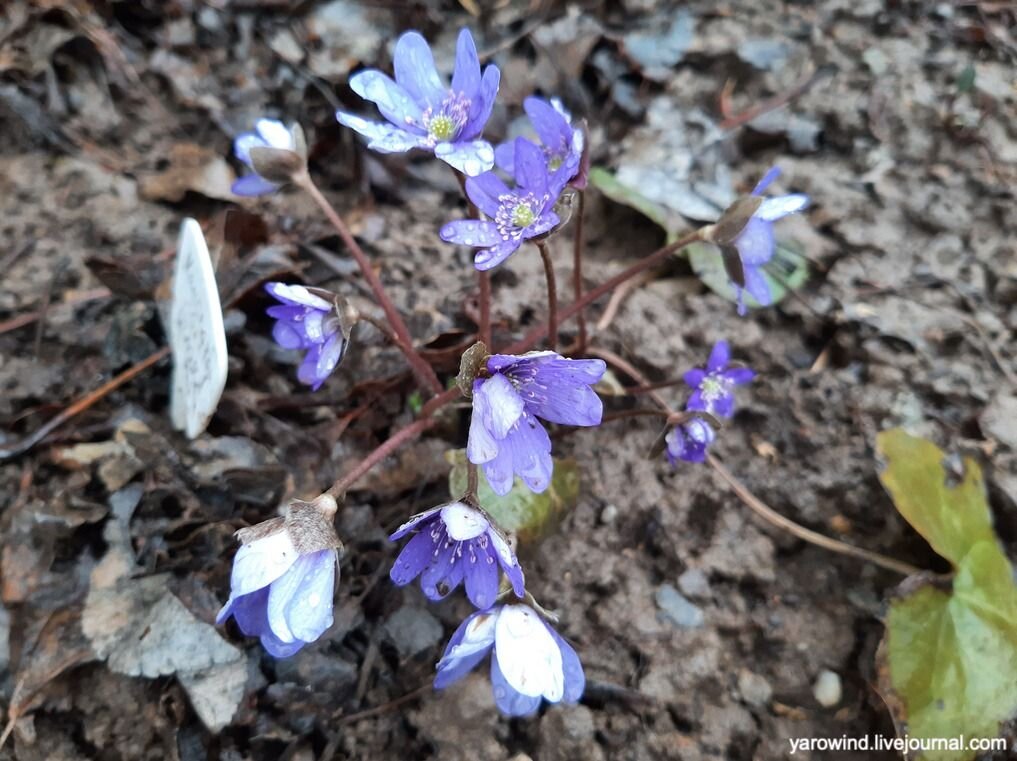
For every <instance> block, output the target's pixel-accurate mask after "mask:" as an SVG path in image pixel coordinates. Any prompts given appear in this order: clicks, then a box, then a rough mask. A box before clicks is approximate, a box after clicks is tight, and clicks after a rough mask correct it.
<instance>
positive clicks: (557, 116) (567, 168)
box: [494, 95, 586, 189]
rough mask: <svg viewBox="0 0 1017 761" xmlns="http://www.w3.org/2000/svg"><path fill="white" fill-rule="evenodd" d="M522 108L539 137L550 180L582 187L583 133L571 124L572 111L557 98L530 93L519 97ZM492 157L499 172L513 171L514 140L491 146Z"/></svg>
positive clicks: (584, 183)
mask: <svg viewBox="0 0 1017 761" xmlns="http://www.w3.org/2000/svg"><path fill="white" fill-rule="evenodd" d="M523 110H524V111H526V115H527V116H529V117H530V124H531V125H533V129H534V131H535V132H536V133H537V137H538V138H540V146H539V147H540V148H541V150H542V151H543V152H544V156H545V157H546V160H547V167H548V169H549V171H550V172H551V174H552V177H553V179H554V182H555V183H559V182H560V184H561V186H562V187H564V186H565V185H566V184H568V183H570V182H571V183H572V184H573V185H575V186H576V187H578V188H580V189H582V188H584V187H586V173H585V172H584V171H582V169H583V167H582V163H583V149H584V147H585V143H586V137H585V135H584V134H583V131H582V130H581V129H578V128H576V127H573V126H572V115H571V114H569V112H568V111H566V110H565V106H564V105H563V104H562V102H561V101H560V100H558V99H557V98H551V100H549V101H547V100H544V99H543V98H537V97H535V96H532V95H531V96H530V97H529V98H527V99H526V100H524V101H523ZM494 161H495V163H496V164H497V165H498V168H499V169H501V170H502V171H503V172H507V173H508V174H510V175H515V171H516V170H515V167H516V142H515V140H510V141H509V142H506V143H502V144H501V145H499V146H498V147H497V148H495V149H494ZM557 175H560V176H557Z"/></svg>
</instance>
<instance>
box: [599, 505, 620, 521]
mask: <svg viewBox="0 0 1017 761" xmlns="http://www.w3.org/2000/svg"><path fill="white" fill-rule="evenodd" d="M617 519H618V508H617V507H616V506H615V505H605V506H604V509H603V510H601V511H600V522H601V523H603V524H604V525H605V526H610V525H611V524H612V523H614V522H615V521H616V520H617Z"/></svg>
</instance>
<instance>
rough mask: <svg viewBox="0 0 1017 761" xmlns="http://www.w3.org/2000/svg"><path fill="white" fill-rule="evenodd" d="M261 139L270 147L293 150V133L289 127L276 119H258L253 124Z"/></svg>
mask: <svg viewBox="0 0 1017 761" xmlns="http://www.w3.org/2000/svg"><path fill="white" fill-rule="evenodd" d="M254 129H255V130H257V132H258V134H259V135H260V136H261V139H262V140H264V141H265V144H266V145H268V146H270V147H272V148H282V149H283V150H287V151H290V150H293V135H292V134H291V133H290V131H289V128H288V127H287V126H286V125H285V124H283V123H282V122H281V121H279V120H278V119H258V121H257V122H256V123H255V125H254Z"/></svg>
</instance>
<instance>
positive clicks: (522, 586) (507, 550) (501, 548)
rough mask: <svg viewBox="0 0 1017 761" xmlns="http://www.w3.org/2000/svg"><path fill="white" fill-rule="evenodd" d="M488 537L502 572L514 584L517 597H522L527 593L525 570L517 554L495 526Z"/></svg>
mask: <svg viewBox="0 0 1017 761" xmlns="http://www.w3.org/2000/svg"><path fill="white" fill-rule="evenodd" d="M487 535H488V537H489V539H490V540H491V549H492V550H494V554H495V556H496V557H497V558H498V562H499V563H500V564H501V567H502V570H503V571H505V575H506V576H507V577H508V580H509V583H511V584H512V591H513V592H515V593H516V597H522V596H523V593H524V592H525V591H526V582H525V579H524V577H523V568H522V566H520V565H519V560H518V559H517V558H516V554H515V553H514V552H513V551H512V548H511V547H510V546H509V544H508V542H506V541H505V538H504V537H503V536H502V535H501V534H500V533H499V532H498V530H497V529H496V528H494V527H493V526H492V527H491V529H490V530H489V531H488V532H487Z"/></svg>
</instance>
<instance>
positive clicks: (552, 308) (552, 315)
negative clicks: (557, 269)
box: [537, 240, 558, 351]
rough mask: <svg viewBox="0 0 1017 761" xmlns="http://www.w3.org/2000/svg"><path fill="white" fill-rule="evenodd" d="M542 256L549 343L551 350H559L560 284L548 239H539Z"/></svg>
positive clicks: (538, 245) (538, 244)
mask: <svg viewBox="0 0 1017 761" xmlns="http://www.w3.org/2000/svg"><path fill="white" fill-rule="evenodd" d="M537 248H538V249H540V258H541V259H542V260H543V261H544V277H545V278H547V345H548V347H549V348H550V349H551V351H557V350H558V286H557V284H556V283H555V280H554V263H553V262H552V261H551V253H550V252H549V251H548V250H547V241H543V240H540V241H537Z"/></svg>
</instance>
